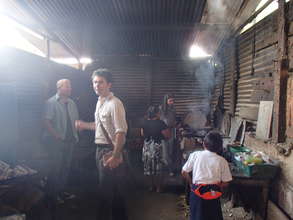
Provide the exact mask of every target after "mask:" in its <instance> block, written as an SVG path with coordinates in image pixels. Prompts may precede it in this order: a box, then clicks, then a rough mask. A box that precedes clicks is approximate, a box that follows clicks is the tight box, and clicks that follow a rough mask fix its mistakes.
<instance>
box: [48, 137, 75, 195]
mask: <svg viewBox="0 0 293 220" xmlns="http://www.w3.org/2000/svg"><path fill="white" fill-rule="evenodd" d="M73 146H74V143H73V142H63V141H57V140H54V139H51V138H50V139H49V138H48V139H46V148H47V152H48V154H49V159H50V164H49V175H48V192H49V194H50V195H51V196H53V197H54V198H56V197H57V195H58V193H60V192H61V191H62V190H64V188H65V185H66V184H67V181H68V176H69V171H70V168H71V161H72V152H73Z"/></svg>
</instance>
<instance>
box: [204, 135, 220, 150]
mask: <svg viewBox="0 0 293 220" xmlns="http://www.w3.org/2000/svg"><path fill="white" fill-rule="evenodd" d="M203 143H204V147H205V148H206V149H207V150H209V151H211V152H214V153H217V154H222V152H223V139H222V136H221V135H220V133H218V132H216V131H210V132H209V133H208V134H207V135H206V136H205V138H204V141H203Z"/></svg>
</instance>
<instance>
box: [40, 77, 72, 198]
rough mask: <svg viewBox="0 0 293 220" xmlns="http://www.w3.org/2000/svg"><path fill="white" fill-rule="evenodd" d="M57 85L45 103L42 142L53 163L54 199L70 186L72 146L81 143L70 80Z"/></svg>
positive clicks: (61, 81)
mask: <svg viewBox="0 0 293 220" xmlns="http://www.w3.org/2000/svg"><path fill="white" fill-rule="evenodd" d="M56 86H57V93H56V94H55V95H54V96H52V97H51V98H50V99H48V100H47V102H46V108H45V115H44V124H45V132H44V135H43V140H44V142H45V145H46V149H47V151H48V153H49V157H50V160H51V161H50V162H51V165H50V173H49V188H50V193H51V194H52V195H53V196H55V198H58V197H59V198H60V196H61V195H60V194H62V191H63V190H64V187H65V185H66V183H67V178H68V174H69V170H70V164H71V159H72V151H73V146H74V145H75V144H76V142H77V141H78V135H77V131H76V128H75V121H76V120H78V110H77V107H76V104H75V103H74V101H73V100H72V99H70V98H69V97H70V95H71V90H72V89H71V83H70V80H68V79H61V80H59V81H58V82H57V84H56ZM61 197H62V196H61Z"/></svg>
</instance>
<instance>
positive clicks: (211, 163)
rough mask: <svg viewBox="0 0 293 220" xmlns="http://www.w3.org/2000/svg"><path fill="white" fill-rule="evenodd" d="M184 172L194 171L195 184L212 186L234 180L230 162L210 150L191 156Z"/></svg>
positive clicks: (184, 167) (193, 181) (193, 180)
mask: <svg viewBox="0 0 293 220" xmlns="http://www.w3.org/2000/svg"><path fill="white" fill-rule="evenodd" d="M182 170H183V171H185V172H191V171H192V183H193V184H211V183H218V182H229V181H231V180H232V175H231V172H230V168H229V165H228V162H227V161H226V160H225V159H224V158H223V157H221V156H219V155H218V154H216V153H214V152H211V151H208V150H204V151H196V152H193V153H192V154H190V155H189V158H188V160H187V162H186V163H185V164H184V166H183V168H182Z"/></svg>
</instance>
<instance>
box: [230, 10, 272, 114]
mask: <svg viewBox="0 0 293 220" xmlns="http://www.w3.org/2000/svg"><path fill="white" fill-rule="evenodd" d="M276 22H277V20H276V14H273V15H271V16H269V17H267V18H265V19H264V20H263V21H261V22H259V23H258V24H256V25H255V26H254V27H253V28H252V29H250V30H248V31H247V32H245V33H243V34H241V35H240V36H239V37H238V38H237V50H238V62H239V76H238V77H239V78H238V85H237V87H238V90H237V94H238V95H237V105H236V115H237V116H239V112H240V109H241V108H258V105H259V100H256V99H254V98H253V92H254V91H255V90H256V89H257V88H255V85H256V84H257V82H258V81H259V80H260V79H262V78H264V77H267V78H271V77H272V75H273V73H274V71H275V68H274V60H275V59H276V52H277V51H276V44H277V41H276V31H277V26H276ZM270 92H272V91H270Z"/></svg>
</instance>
